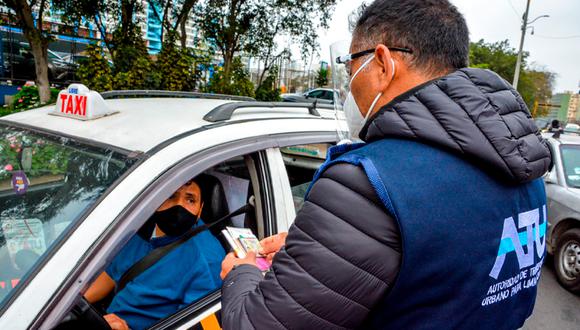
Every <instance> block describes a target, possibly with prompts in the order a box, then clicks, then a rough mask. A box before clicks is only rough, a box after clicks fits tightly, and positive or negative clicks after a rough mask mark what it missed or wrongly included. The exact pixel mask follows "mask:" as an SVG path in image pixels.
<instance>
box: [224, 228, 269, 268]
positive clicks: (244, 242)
mask: <svg viewBox="0 0 580 330" xmlns="http://www.w3.org/2000/svg"><path fill="white" fill-rule="evenodd" d="M222 235H223V236H224V238H225V239H226V241H227V242H228V244H229V245H230V247H231V248H232V250H234V252H235V254H236V256H237V257H238V258H245V257H246V254H247V253H248V252H249V251H252V252H254V253H256V255H257V258H256V263H257V265H258V268H260V270H261V271H266V270H269V269H270V266H272V265H271V264H270V263H269V262H268V261H267V260H266V258H264V257H263V256H260V255H259V254H258V251H259V249H260V241H259V240H258V238H257V237H256V235H254V233H252V230H251V229H248V228H236V227H226V229H224V230H222Z"/></svg>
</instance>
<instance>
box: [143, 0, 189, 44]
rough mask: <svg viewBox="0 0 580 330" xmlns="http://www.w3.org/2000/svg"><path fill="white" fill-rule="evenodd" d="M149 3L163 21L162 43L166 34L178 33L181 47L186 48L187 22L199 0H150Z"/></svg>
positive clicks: (161, 21)
mask: <svg viewBox="0 0 580 330" xmlns="http://www.w3.org/2000/svg"><path fill="white" fill-rule="evenodd" d="M148 3H149V5H150V6H151V8H152V9H153V13H154V14H155V16H156V17H157V19H158V20H159V22H160V23H161V41H162V43H163V38H164V36H165V35H166V34H167V35H169V34H177V35H179V41H180V44H181V48H185V47H186V46H187V31H186V27H187V26H186V24H187V20H188V19H190V18H191V14H192V13H193V9H194V7H195V5H196V4H197V0H148ZM159 9H161V11H160V10H159Z"/></svg>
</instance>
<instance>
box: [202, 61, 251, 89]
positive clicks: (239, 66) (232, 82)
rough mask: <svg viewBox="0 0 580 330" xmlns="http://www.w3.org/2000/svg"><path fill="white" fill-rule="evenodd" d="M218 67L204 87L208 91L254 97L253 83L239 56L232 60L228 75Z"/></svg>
mask: <svg viewBox="0 0 580 330" xmlns="http://www.w3.org/2000/svg"><path fill="white" fill-rule="evenodd" d="M220 69H221V68H219V67H218V68H216V72H215V73H214V75H213V76H212V77H211V79H210V81H209V84H208V86H207V87H206V89H207V91H208V92H210V93H219V94H228V95H241V96H250V97H254V84H253V83H252V81H251V80H250V78H249V74H248V71H247V70H246V69H245V68H244V64H243V63H242V60H241V59H240V58H239V57H235V58H234V59H233V60H232V65H231V70H232V72H231V74H230V75H229V76H226V75H225V74H224V71H223V70H220Z"/></svg>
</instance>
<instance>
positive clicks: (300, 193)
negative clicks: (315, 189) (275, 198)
mask: <svg viewBox="0 0 580 330" xmlns="http://www.w3.org/2000/svg"><path fill="white" fill-rule="evenodd" d="M330 146H331V145H330V144H327V143H324V144H309V145H298V146H291V147H286V148H282V149H280V151H281V152H282V158H283V159H284V165H285V166H286V171H287V172H288V179H289V181H290V188H291V190H292V199H293V201H294V208H295V209H296V212H298V211H299V210H300V209H302V205H303V204H304V197H305V195H306V191H307V190H308V187H309V186H310V184H311V183H312V180H313V178H314V174H315V173H316V171H317V170H318V168H320V166H321V165H322V164H323V163H324V160H325V159H326V155H327V152H328V148H329V147H330Z"/></svg>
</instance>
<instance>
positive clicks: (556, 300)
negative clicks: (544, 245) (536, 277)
mask: <svg viewBox="0 0 580 330" xmlns="http://www.w3.org/2000/svg"><path fill="white" fill-rule="evenodd" d="M552 262H553V261H552V259H548V260H547V265H545V266H544V269H543V270H542V279H541V280H540V286H539V289H538V290H539V291H538V300H537V302H536V308H535V310H534V314H533V315H532V317H531V318H530V319H529V320H528V322H526V324H525V326H524V327H523V328H522V329H523V330H540V329H555V330H578V329H580V296H576V295H573V294H571V293H569V292H568V291H566V290H564V289H562V287H561V286H560V284H559V283H558V281H557V280H556V274H555V273H554V267H552Z"/></svg>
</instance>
